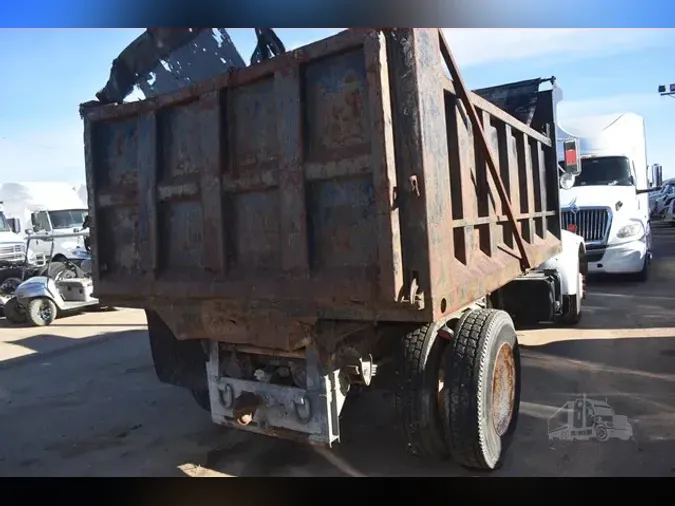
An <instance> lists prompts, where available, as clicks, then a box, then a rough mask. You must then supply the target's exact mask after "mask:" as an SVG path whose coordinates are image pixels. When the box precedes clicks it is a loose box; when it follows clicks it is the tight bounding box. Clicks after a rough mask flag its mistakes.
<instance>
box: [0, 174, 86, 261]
mask: <svg viewBox="0 0 675 506" xmlns="http://www.w3.org/2000/svg"><path fill="white" fill-rule="evenodd" d="M0 200H2V201H3V202H4V205H5V213H6V216H7V218H11V219H13V220H15V221H14V222H15V223H16V225H15V231H16V232H17V233H19V234H22V236H23V237H22V240H23V242H24V243H25V241H26V240H27V238H28V237H32V239H31V241H30V249H31V251H32V252H33V253H35V254H36V255H37V256H38V257H41V256H48V255H49V254H50V252H51V241H50V240H46V239H47V238H48V237H49V238H51V237H52V236H53V238H54V240H55V243H54V253H53V257H52V258H53V259H54V260H60V259H62V258H75V257H76V256H77V252H78V251H79V249H81V248H82V247H83V246H84V242H83V238H82V237H77V238H73V237H72V234H73V233H77V232H79V231H80V230H81V229H82V224H83V222H84V218H85V216H86V215H87V214H88V210H87V207H86V205H85V204H84V203H83V202H82V200H81V199H80V198H79V196H78V195H77V192H76V191H75V189H74V188H73V186H72V185H70V184H68V183H61V182H36V183H32V182H31V183H4V184H1V185H0ZM60 235H64V237H63V238H59V236H60ZM42 237H45V239H44V240H43V239H41V238H42Z"/></svg>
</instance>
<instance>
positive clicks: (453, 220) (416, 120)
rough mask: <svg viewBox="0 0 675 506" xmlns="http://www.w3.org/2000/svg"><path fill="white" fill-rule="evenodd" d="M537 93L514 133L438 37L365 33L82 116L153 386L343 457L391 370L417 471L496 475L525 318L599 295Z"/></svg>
mask: <svg viewBox="0 0 675 506" xmlns="http://www.w3.org/2000/svg"><path fill="white" fill-rule="evenodd" d="M146 67H147V65H146ZM109 84H110V83H109ZM538 84H539V83H536V86H533V85H532V83H529V84H526V86H525V88H527V89H529V90H530V91H529V95H530V96H529V98H528V97H525V99H524V100H520V99H519V100H517V101H516V102H518V103H517V104H516V105H517V107H515V109H514V114H516V115H517V116H518V117H516V116H514V115H513V114H509V113H508V112H507V111H506V110H504V109H501V108H499V107H497V106H495V105H494V104H493V103H492V102H490V101H489V100H487V99H485V98H482V97H481V96H480V94H477V93H472V92H470V91H467V90H466V87H465V85H464V82H463V80H462V77H461V75H460V73H459V70H458V68H457V65H456V64H455V61H454V58H453V56H452V53H451V52H450V49H449V47H448V45H447V42H446V41H445V38H444V36H443V34H442V32H441V31H439V30H432V29H394V30H386V31H383V30H378V29H367V30H346V31H344V32H341V33H339V34H337V35H335V36H332V37H330V38H327V39H324V40H320V41H318V42H315V43H312V44H309V45H307V46H304V47H301V48H299V49H296V50H294V51H290V52H284V53H282V52H279V55H277V56H273V57H270V58H267V59H264V58H263V59H262V61H260V62H256V63H253V64H252V65H250V66H248V67H245V66H243V67H239V68H234V69H230V70H228V71H227V72H220V73H218V75H214V76H212V77H209V78H205V79H202V80H199V81H198V82H192V83H188V85H187V86H184V87H181V88H179V89H175V90H174V91H170V92H163V93H158V94H155V95H153V96H151V97H150V98H148V99H146V100H141V101H138V102H133V103H116V102H115V100H107V99H105V96H106V94H105V93H101V94H100V96H99V99H101V98H102V97H103V98H104V99H105V100H101V101H100V102H99V103H87V104H86V105H85V106H83V107H82V109H81V113H82V116H83V119H84V138H85V152H86V173H87V187H88V194H89V205H90V213H91V217H92V224H91V238H92V249H93V251H94V255H93V258H94V266H93V277H94V286H95V294H96V296H97V297H98V298H100V300H101V301H103V302H104V303H105V304H110V305H114V306H120V307H135V308H143V309H145V311H146V313H147V321H148V334H149V339H150V345H151V351H152V358H153V360H154V365H155V370H156V374H157V376H158V378H159V380H160V381H162V382H165V383H170V384H173V385H177V386H180V387H184V388H186V389H188V390H189V391H191V392H192V394H193V395H194V397H195V399H196V400H197V401H198V403H199V404H200V405H201V406H202V407H203V408H205V409H206V410H208V411H209V412H210V414H211V417H212V419H213V421H214V422H215V423H217V424H220V425H223V426H226V427H230V428H234V429H241V430H245V431H250V432H253V433H260V434H266V435H268V436H274V437H280V438H289V439H292V440H295V441H300V442H305V443H310V444H316V445H326V446H330V445H333V444H334V443H336V442H338V441H339V440H340V433H341V430H340V414H341V411H342V409H343V407H344V405H345V400H346V399H347V397H348V396H349V394H350V392H354V391H357V390H361V389H363V388H364V387H367V386H369V385H372V384H373V382H375V383H377V381H378V378H377V377H378V376H381V377H382V378H384V377H385V375H384V374H382V371H383V370H384V369H385V368H387V367H389V368H390V370H393V371H394V372H395V374H394V375H393V376H394V377H395V384H392V385H387V386H390V387H391V388H393V389H394V391H395V394H396V395H395V399H396V402H395V413H396V417H397V418H396V424H397V425H398V426H399V427H400V429H401V432H402V435H403V438H404V439H405V444H406V445H407V447H408V448H409V449H410V450H411V451H412V452H413V453H415V454H417V455H419V456H421V457H423V458H433V459H442V458H445V457H447V456H452V457H453V458H454V459H455V460H456V461H457V462H459V463H460V464H462V465H464V466H466V467H470V468H477V469H488V470H490V469H495V468H496V467H498V466H499V465H500V463H501V462H503V457H504V455H505V451H506V448H507V447H508V445H509V442H510V440H511V439H512V437H513V434H514V431H515V428H516V423H517V419H518V406H519V397H520V383H521V371H520V356H519V348H518V340H517V336H516V332H515V330H514V321H515V322H518V321H528V322H530V323H532V322H551V321H560V322H562V323H564V324H574V323H576V322H577V321H578V319H579V317H580V314H581V300H582V298H583V292H584V290H583V285H584V283H583V276H584V272H585V270H584V269H585V268H584V260H583V259H584V253H585V250H584V244H583V240H582V239H581V238H580V237H579V236H576V235H574V234H571V233H569V232H567V231H564V230H561V225H560V208H559V197H558V191H559V173H558V170H559V169H558V165H557V160H558V157H557V154H556V139H555V118H554V116H555V108H554V104H553V99H552V98H551V92H550V90H549V91H539V90H538ZM113 88H114V87H113ZM516 88H517V87H516ZM521 88H522V86H521ZM488 91H489V90H488ZM502 91H503V93H506V94H507V95H508V94H509V93H511V92H510V91H509V87H508V86H507V87H506V88H504V90H502ZM521 91H522V90H521ZM493 92H494V90H492V92H491V93H488V92H485V94H486V96H488V97H489V96H492V97H493V98H494V100H495V101H498V99H499V97H498V95H499V93H497V94H495V93H493ZM503 93H502V94H503ZM526 94H527V93H526ZM521 95H522V93H521ZM502 98H503V97H502ZM521 98H522V96H521ZM500 100H501V99H500ZM502 101H503V100H502ZM106 102H110V103H106ZM507 102H508V101H506V102H505V103H507ZM507 105H508V104H507ZM523 108H524V111H525V112H523ZM378 373H380V374H378Z"/></svg>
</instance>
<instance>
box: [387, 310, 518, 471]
mask: <svg viewBox="0 0 675 506" xmlns="http://www.w3.org/2000/svg"><path fill="white" fill-rule="evenodd" d="M399 360H400V363H399V374H398V378H397V379H398V381H397V387H396V411H397V416H398V421H399V424H400V425H401V428H402V431H403V435H404V438H405V440H406V442H407V445H408V448H409V449H410V450H411V451H412V452H413V453H414V454H416V455H418V456H421V457H424V458H431V459H434V460H438V459H444V458H447V457H448V456H451V457H452V458H453V459H454V460H455V461H456V462H457V463H458V464H460V465H462V466H464V467H467V468H470V469H478V470H494V469H497V468H498V467H499V466H500V465H501V464H502V462H503V459H504V455H505V452H506V450H507V448H508V446H509V445H510V443H511V440H512V438H513V434H514V432H515V429H516V425H517V421H518V406H519V404H520V355H519V350H518V341H517V337H516V332H515V329H514V326H513V322H512V320H511V317H510V316H509V315H508V314H507V313H505V312H504V311H500V310H495V309H479V310H472V311H467V312H466V313H465V314H464V315H463V316H462V317H461V319H460V320H459V322H458V323H457V325H456V326H455V331H454V335H453V336H452V338H451V339H444V338H443V337H440V336H439V334H438V331H437V327H436V326H434V325H425V326H423V327H420V328H419V329H416V330H415V331H413V332H411V333H409V334H408V335H406V336H405V338H404V339H403V342H402V346H401V353H400V356H399Z"/></svg>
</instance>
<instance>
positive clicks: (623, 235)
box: [616, 223, 644, 239]
mask: <svg viewBox="0 0 675 506" xmlns="http://www.w3.org/2000/svg"><path fill="white" fill-rule="evenodd" d="M643 232H644V229H643V228H642V225H641V224H640V223H631V224H630V225H624V226H623V227H621V228H620V229H619V231H618V232H617V233H616V236H617V237H618V238H619V239H627V238H629V237H635V236H638V235H642V233H643Z"/></svg>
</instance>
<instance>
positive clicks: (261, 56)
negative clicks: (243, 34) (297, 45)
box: [251, 28, 286, 65]
mask: <svg viewBox="0 0 675 506" xmlns="http://www.w3.org/2000/svg"><path fill="white" fill-rule="evenodd" d="M255 35H256V38H257V39H258V43H257V44H256V46H255V50H254V51H253V54H252V55H251V65H254V64H256V63H260V62H261V61H264V60H269V59H270V58H272V57H274V56H279V55H280V54H283V53H285V52H286V48H285V47H284V43H283V42H281V39H279V37H277V34H276V33H274V30H272V29H271V28H256V29H255Z"/></svg>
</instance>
